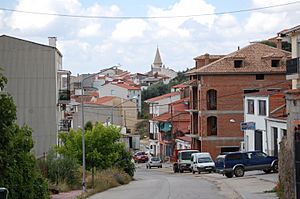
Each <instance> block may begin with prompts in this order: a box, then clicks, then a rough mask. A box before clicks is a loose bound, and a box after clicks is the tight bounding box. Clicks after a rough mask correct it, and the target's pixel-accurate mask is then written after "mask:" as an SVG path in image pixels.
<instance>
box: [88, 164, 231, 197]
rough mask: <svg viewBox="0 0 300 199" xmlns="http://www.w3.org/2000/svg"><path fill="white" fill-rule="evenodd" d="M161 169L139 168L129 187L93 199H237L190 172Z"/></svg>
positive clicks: (112, 190) (107, 192)
mask: <svg viewBox="0 0 300 199" xmlns="http://www.w3.org/2000/svg"><path fill="white" fill-rule="evenodd" d="M159 170H160V169H148V170H147V169H145V167H144V166H143V165H140V166H139V168H137V171H136V173H135V180H134V181H133V182H131V183H130V184H128V185H124V186H120V187H116V188H113V189H110V190H107V191H104V192H102V193H98V194H95V195H93V196H91V197H90V198H89V199H119V198H120V199H201V198H203V199H221V198H222V199H223V198H235V197H234V196H233V195H230V193H227V192H226V191H225V192H224V190H220V188H219V187H218V185H217V184H214V183H213V182H210V181H208V180H205V179H202V178H196V177H195V176H193V175H191V174H190V173H183V174H180V173H177V174H174V173H167V172H161V171H159Z"/></svg>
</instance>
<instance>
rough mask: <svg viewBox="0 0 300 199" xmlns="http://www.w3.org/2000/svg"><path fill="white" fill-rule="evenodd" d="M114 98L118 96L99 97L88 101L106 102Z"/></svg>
mask: <svg viewBox="0 0 300 199" xmlns="http://www.w3.org/2000/svg"><path fill="white" fill-rule="evenodd" d="M114 98H116V97H115V96H104V97H100V98H97V99H96V100H95V101H90V102H88V104H104V103H106V102H109V101H112V100H113V99H114Z"/></svg>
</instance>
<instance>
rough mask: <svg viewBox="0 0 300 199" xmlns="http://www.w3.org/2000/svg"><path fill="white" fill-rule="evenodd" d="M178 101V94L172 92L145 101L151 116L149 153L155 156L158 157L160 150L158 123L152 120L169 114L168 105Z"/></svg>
mask: <svg viewBox="0 0 300 199" xmlns="http://www.w3.org/2000/svg"><path fill="white" fill-rule="evenodd" d="M179 99H180V92H173V93H168V94H165V95H161V96H158V97H154V98H151V99H148V100H146V101H145V103H147V104H149V113H150V115H151V119H150V120H149V127H150V129H149V138H150V139H149V142H150V144H149V145H150V150H151V151H150V152H151V153H152V154H153V155H155V156H158V155H160V151H161V149H160V144H159V126H158V124H159V123H158V121H157V120H154V117H157V116H159V115H161V114H163V113H167V112H169V104H171V103H172V102H175V101H177V100H179Z"/></svg>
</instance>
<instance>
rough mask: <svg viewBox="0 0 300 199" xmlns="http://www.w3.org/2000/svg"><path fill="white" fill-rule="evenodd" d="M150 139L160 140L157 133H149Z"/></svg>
mask: <svg viewBox="0 0 300 199" xmlns="http://www.w3.org/2000/svg"><path fill="white" fill-rule="evenodd" d="M149 139H150V140H158V138H157V133H149Z"/></svg>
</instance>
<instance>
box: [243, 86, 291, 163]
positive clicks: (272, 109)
mask: <svg viewBox="0 0 300 199" xmlns="http://www.w3.org/2000/svg"><path fill="white" fill-rule="evenodd" d="M244 123H246V124H250V123H252V124H251V125H247V126H248V130H245V131H244V143H245V150H246V151H253V150H259V151H263V152H265V153H267V154H268V155H271V156H276V157H278V154H279V149H280V145H279V143H280V142H281V140H282V137H283V135H284V134H286V113H285V98H284V93H283V92H278V91H262V92H257V93H252V94H246V95H245V99H244Z"/></svg>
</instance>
